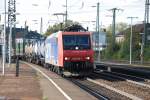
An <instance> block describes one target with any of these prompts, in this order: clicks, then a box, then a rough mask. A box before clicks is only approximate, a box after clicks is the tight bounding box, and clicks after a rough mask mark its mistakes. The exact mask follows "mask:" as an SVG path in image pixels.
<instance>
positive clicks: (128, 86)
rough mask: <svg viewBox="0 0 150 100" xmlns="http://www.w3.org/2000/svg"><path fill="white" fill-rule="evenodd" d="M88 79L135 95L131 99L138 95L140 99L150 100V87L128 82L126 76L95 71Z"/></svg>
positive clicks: (116, 90) (128, 94)
mask: <svg viewBox="0 0 150 100" xmlns="http://www.w3.org/2000/svg"><path fill="white" fill-rule="evenodd" d="M88 80H90V81H91V80H92V81H91V82H93V83H95V84H98V85H100V86H103V87H105V88H107V89H110V90H112V91H115V92H117V93H119V94H121V95H124V96H126V97H128V98H130V97H133V98H130V99H134V98H136V97H137V98H139V99H144V100H150V96H149V94H150V88H148V87H146V86H141V85H137V84H135V83H132V82H128V81H126V80H125V79H124V78H121V77H117V76H115V75H112V74H107V73H103V72H100V73H93V74H92V75H91V76H90V77H89V78H88Z"/></svg>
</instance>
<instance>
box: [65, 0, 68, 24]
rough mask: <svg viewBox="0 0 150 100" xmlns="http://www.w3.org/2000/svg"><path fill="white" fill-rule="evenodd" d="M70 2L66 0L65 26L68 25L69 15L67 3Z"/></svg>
mask: <svg viewBox="0 0 150 100" xmlns="http://www.w3.org/2000/svg"><path fill="white" fill-rule="evenodd" d="M67 4H68V3H67V0H66V19H65V26H67V17H68V11H67V7H68V5H67Z"/></svg>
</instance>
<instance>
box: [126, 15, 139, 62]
mask: <svg viewBox="0 0 150 100" xmlns="http://www.w3.org/2000/svg"><path fill="white" fill-rule="evenodd" d="M127 18H129V19H131V35H130V64H132V37H133V36H132V21H133V19H134V18H138V17H127Z"/></svg>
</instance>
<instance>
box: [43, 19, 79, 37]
mask: <svg viewBox="0 0 150 100" xmlns="http://www.w3.org/2000/svg"><path fill="white" fill-rule="evenodd" d="M73 24H79V23H78V22H73V21H72V20H67V26H70V25H73ZM67 26H66V27H67ZM64 28H65V24H64V23H57V24H54V25H53V26H49V27H48V29H47V31H46V33H45V34H44V35H46V36H48V35H50V34H52V33H55V32H57V31H60V30H62V29H64Z"/></svg>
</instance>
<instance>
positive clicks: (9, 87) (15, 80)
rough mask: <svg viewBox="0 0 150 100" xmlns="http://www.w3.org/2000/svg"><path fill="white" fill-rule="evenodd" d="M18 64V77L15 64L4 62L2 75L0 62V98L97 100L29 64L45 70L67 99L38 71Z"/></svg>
mask: <svg viewBox="0 0 150 100" xmlns="http://www.w3.org/2000/svg"><path fill="white" fill-rule="evenodd" d="M19 66H20V67H19V76H18V77H16V64H11V66H8V64H6V66H5V75H4V76H3V75H2V74H1V73H2V65H1V64H0V100H97V99H96V98H95V97H93V96H92V95H90V94H89V93H87V92H86V91H84V90H82V89H80V88H79V87H78V86H76V85H74V84H73V83H71V82H69V81H67V80H65V79H63V78H62V77H61V76H59V75H57V74H55V73H54V72H50V71H48V70H47V69H45V68H42V67H40V66H37V65H34V64H31V66H34V67H36V68H39V70H41V71H43V72H45V73H46V75H47V76H48V77H49V78H50V79H52V80H53V81H54V82H55V83H56V84H57V85H58V86H59V88H61V89H62V90H63V91H64V92H65V93H66V95H68V96H69V99H68V98H66V97H65V96H64V94H62V93H61V92H60V91H59V90H58V88H56V87H55V86H54V84H52V83H51V82H50V81H49V80H48V79H47V78H46V77H45V76H43V75H42V74H41V73H40V72H38V71H37V70H35V69H33V68H32V67H31V66H29V65H28V64H25V63H22V62H20V63H19Z"/></svg>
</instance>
